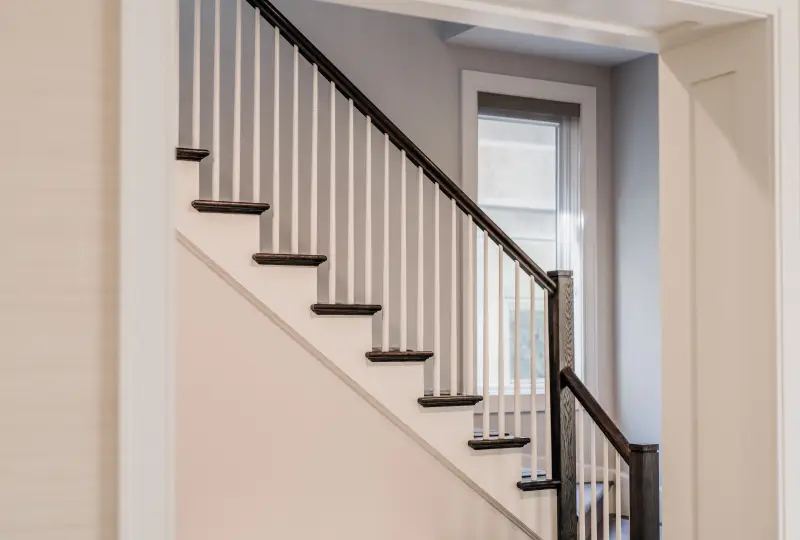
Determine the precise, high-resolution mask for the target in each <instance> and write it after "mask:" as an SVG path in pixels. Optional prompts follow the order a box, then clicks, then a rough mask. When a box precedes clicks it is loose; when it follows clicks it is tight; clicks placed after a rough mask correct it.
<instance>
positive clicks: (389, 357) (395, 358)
mask: <svg viewBox="0 0 800 540" xmlns="http://www.w3.org/2000/svg"><path fill="white" fill-rule="evenodd" d="M364 356H366V357H367V359H369V361H370V362H387V363H388V362H424V361H425V360H427V359H428V358H431V357H432V356H433V352H432V351H380V350H377V351H376V350H372V351H369V352H367V353H366V354H365V355H364Z"/></svg>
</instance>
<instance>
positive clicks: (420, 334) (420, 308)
mask: <svg viewBox="0 0 800 540" xmlns="http://www.w3.org/2000/svg"><path fill="white" fill-rule="evenodd" d="M417 171H418V174H417V205H418V207H419V208H418V211H417V350H418V351H424V350H425V339H424V337H425V327H424V326H423V322H424V320H425V309H424V304H425V294H424V292H425V282H424V277H423V266H424V264H423V258H424V253H425V252H424V236H423V234H422V228H423V224H424V221H425V220H424V215H425V201H424V198H423V184H424V182H425V173H424V172H423V171H422V167H420V168H419V169H417Z"/></svg>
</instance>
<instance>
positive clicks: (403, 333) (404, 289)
mask: <svg viewBox="0 0 800 540" xmlns="http://www.w3.org/2000/svg"><path fill="white" fill-rule="evenodd" d="M406 161H407V160H406V151H405V150H403V151H402V152H400V350H401V351H407V350H408V252H407V251H408V249H407V248H408V238H407V234H408V211H407V205H406V199H407V193H406V185H407V178H406Z"/></svg>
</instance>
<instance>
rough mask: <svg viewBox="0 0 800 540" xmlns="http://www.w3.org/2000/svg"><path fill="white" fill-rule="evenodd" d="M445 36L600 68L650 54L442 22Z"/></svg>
mask: <svg viewBox="0 0 800 540" xmlns="http://www.w3.org/2000/svg"><path fill="white" fill-rule="evenodd" d="M441 24H442V25H444V28H443V29H442V37H443V39H444V40H445V41H446V42H447V43H451V44H453V45H464V46H468V47H481V48H484V49H496V50H500V51H510V52H515V53H522V54H535V55H537V56H544V57H548V58H558V59H560V60H571V61H575V62H585V63H587V64H594V65H597V66H615V65H617V64H623V63H625V62H628V61H630V60H634V59H636V58H639V57H640V56H643V55H645V54H648V53H647V52H645V51H637V50H632V49H623V48H620V47H611V46H608V45H595V44H592V43H586V42H581V41H570V40H566V39H561V38H553V37H547V36H539V35H534V34H522V33H518V32H509V31H507V30H496V29H494V28H481V27H477V26H465V25H460V24H457V23H447V22H444V23H441Z"/></svg>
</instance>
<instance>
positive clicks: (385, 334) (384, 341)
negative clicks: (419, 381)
mask: <svg viewBox="0 0 800 540" xmlns="http://www.w3.org/2000/svg"><path fill="white" fill-rule="evenodd" d="M389 294H390V293H389V135H384V136H383V294H382V295H381V302H382V304H383V305H382V306H381V315H382V317H383V329H382V330H383V331H382V335H381V350H382V351H384V352H386V351H388V350H389Z"/></svg>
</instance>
